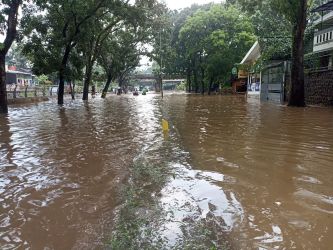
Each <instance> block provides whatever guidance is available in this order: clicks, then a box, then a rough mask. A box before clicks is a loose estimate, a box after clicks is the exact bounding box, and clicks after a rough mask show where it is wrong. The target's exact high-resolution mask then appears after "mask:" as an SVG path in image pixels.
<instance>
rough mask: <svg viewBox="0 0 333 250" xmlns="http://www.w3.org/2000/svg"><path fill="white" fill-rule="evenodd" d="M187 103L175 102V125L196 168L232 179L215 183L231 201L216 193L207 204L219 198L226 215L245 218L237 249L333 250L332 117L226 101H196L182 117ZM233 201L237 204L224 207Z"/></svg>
mask: <svg viewBox="0 0 333 250" xmlns="http://www.w3.org/2000/svg"><path fill="white" fill-rule="evenodd" d="M179 98H181V97H177V96H172V97H170V100H169V103H170V107H169V113H170V120H172V121H173V122H174V125H175V127H177V130H178V133H179V136H180V138H181V142H182V144H183V147H184V149H186V150H187V151H189V153H190V156H189V158H190V164H191V165H192V167H193V168H194V169H196V171H205V172H206V171H208V172H213V173H219V174H221V175H223V177H224V178H223V180H220V181H218V182H214V183H215V184H216V185H218V186H219V187H220V190H223V193H222V191H216V192H214V195H213V196H212V195H211V194H210V193H209V192H208V193H207V196H206V199H211V198H212V197H216V196H218V197H219V199H220V200H221V201H222V202H223V204H227V206H228V209H225V208H223V206H221V205H220V206H218V207H219V208H221V211H223V214H226V215H227V214H228V212H229V211H231V214H233V215H234V217H236V218H237V211H240V212H241V214H242V215H243V216H244V217H241V216H238V217H239V218H238V220H239V221H240V223H238V224H237V225H236V224H234V225H233V226H234V227H233V228H232V230H231V233H230V236H231V238H233V239H235V242H234V245H235V247H236V248H238V249H241V248H242V249H244V248H261V249H271V248H286V249H290V248H295V249H299V248H305V249H329V248H330V247H331V246H332V245H333V241H332V237H330V235H332V234H333V231H332V225H333V218H332V215H333V202H332V201H333V189H332V183H333V169H332V166H333V165H332V162H333V110H332V109H320V108H304V109H298V108H295V109H294V108H288V107H284V106H274V105H270V104H267V103H266V104H263V105H261V104H260V103H258V102H257V101H253V100H249V101H246V100H245V99H243V98H242V97H241V98H239V97H238V98H237V97H236V98H235V97H220V96H219V97H205V98H203V97H188V98H187V102H186V104H185V105H183V109H184V111H182V112H181V113H180V112H179V109H181V108H180V107H179V106H180V105H179V104H178V102H179V100H178V99H179ZM199 182H200V181H197V182H196V183H199ZM176 186H177V185H176ZM202 186H203V187H204V185H202ZM194 187H195V186H194ZM184 190H186V188H184ZM208 191H209V190H208ZM203 192H204V191H203ZM225 194H229V196H230V197H231V194H232V195H233V196H234V197H235V201H236V202H235V203H233V202H232V199H229V200H227V201H224V199H225V198H224V197H225ZM196 197H197V196H196ZM199 197H200V195H199ZM235 204H239V206H238V205H237V206H235ZM234 208H236V209H234ZM238 208H241V209H238ZM226 211H227V212H226ZM221 216H222V217H223V215H221ZM224 220H225V221H226V222H227V221H228V219H226V218H224Z"/></svg>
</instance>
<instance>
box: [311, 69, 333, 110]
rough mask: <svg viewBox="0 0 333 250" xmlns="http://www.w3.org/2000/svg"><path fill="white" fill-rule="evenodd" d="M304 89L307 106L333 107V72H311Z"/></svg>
mask: <svg viewBox="0 0 333 250" xmlns="http://www.w3.org/2000/svg"><path fill="white" fill-rule="evenodd" d="M304 87H305V102H306V104H315V105H318V104H319V105H326V106H328V105H333V70H326V71H316V72H309V73H308V74H307V75H306V77H305V86H304Z"/></svg>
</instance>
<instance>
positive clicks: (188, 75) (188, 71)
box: [187, 68, 192, 93]
mask: <svg viewBox="0 0 333 250" xmlns="http://www.w3.org/2000/svg"><path fill="white" fill-rule="evenodd" d="M191 85H192V82H191V69H190V68H188V69H187V91H188V92H189V93H191V91H192V89H191V88H192V86H191Z"/></svg>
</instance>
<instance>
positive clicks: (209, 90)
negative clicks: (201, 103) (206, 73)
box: [208, 77, 213, 95]
mask: <svg viewBox="0 0 333 250" xmlns="http://www.w3.org/2000/svg"><path fill="white" fill-rule="evenodd" d="M212 85H213V77H210V79H209V86H208V95H210V94H211V90H212Z"/></svg>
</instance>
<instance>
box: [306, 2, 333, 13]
mask: <svg viewBox="0 0 333 250" xmlns="http://www.w3.org/2000/svg"><path fill="white" fill-rule="evenodd" d="M329 10H333V1H329V2H328V3H325V4H323V5H320V6H319V7H317V8H315V9H313V10H312V11H311V12H322V11H329Z"/></svg>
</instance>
